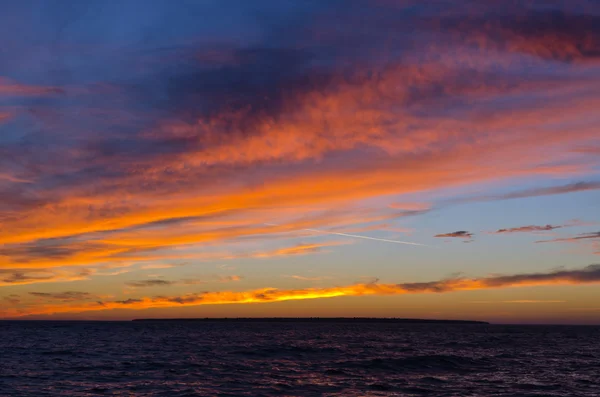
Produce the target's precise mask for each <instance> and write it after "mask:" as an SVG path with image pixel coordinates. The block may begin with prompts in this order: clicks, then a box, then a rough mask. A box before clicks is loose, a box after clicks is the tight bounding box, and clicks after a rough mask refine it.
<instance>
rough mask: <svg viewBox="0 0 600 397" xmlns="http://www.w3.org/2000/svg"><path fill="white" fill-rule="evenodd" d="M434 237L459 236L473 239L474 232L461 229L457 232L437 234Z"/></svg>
mask: <svg viewBox="0 0 600 397" xmlns="http://www.w3.org/2000/svg"><path fill="white" fill-rule="evenodd" d="M433 237H457V238H466V239H471V238H473V233H471V232H467V231H465V230H459V231H457V232H452V233H443V234H436V235H435V236H433Z"/></svg>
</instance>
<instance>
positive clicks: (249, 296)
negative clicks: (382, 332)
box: [0, 265, 600, 317]
mask: <svg viewBox="0 0 600 397" xmlns="http://www.w3.org/2000/svg"><path fill="white" fill-rule="evenodd" d="M599 283H600V265H590V266H587V267H585V268H582V269H573V270H557V271H553V272H548V273H525V274H515V275H505V276H491V277H483V278H453V279H446V280H438V281H430V282H418V283H402V284H379V283H369V284H354V285H347V286H340V287H329V288H307V289H292V290H281V289H277V288H262V289H258V290H252V291H242V292H234V291H221V292H205V293H200V294H189V295H184V296H179V297H177V296H175V297H173V296H171V297H167V296H159V297H153V298H149V297H143V298H130V299H127V300H122V301H106V302H96V303H91V304H87V303H86V304H66V305H41V306H36V307H29V308H25V309H23V308H20V309H19V310H18V311H16V310H10V309H6V310H4V311H2V312H0V315H2V316H3V317H16V316H25V315H34V314H54V313H78V312H85V311H98V310H110V309H132V310H139V309H148V308H162V307H180V306H199V305H217V304H244V303H269V302H281V301H288V300H302V299H320V298H333V297H339V296H364V295H402V294H419V293H448V292H454V291H471V290H481V289H496V288H511V287H525V286H543V285H572V284H599Z"/></svg>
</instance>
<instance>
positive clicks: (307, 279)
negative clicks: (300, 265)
mask: <svg viewBox="0 0 600 397" xmlns="http://www.w3.org/2000/svg"><path fill="white" fill-rule="evenodd" d="M284 277H288V278H293V279H295V280H300V281H322V280H326V279H328V278H330V277H326V276H313V277H309V276H298V275H296V274H292V275H289V276H284Z"/></svg>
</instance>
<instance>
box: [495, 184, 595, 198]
mask: <svg viewBox="0 0 600 397" xmlns="http://www.w3.org/2000/svg"><path fill="white" fill-rule="evenodd" d="M598 189H600V182H576V183H571V184H569V185H563V186H553V187H547V188H539V189H528V190H521V191H518V192H513V193H508V194H504V195H500V196H495V197H496V199H500V200H503V199H516V198H527V197H539V196H550V195H554V194H565V193H574V192H585V191H588V190H598Z"/></svg>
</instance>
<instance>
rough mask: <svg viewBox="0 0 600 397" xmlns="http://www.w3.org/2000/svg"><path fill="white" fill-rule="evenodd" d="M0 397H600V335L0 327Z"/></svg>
mask: <svg viewBox="0 0 600 397" xmlns="http://www.w3.org/2000/svg"><path fill="white" fill-rule="evenodd" d="M0 395H1V396H100V395H109V396H110V395H112V396H600V327H570V326H501V325H449V324H369V323H362V324H361V323H350V324H344V323H330V324H328V323H315V324H311V323H206V322H199V323H194V322H163V323H144V322H141V323H137V322H117V323H108V322H0Z"/></svg>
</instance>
